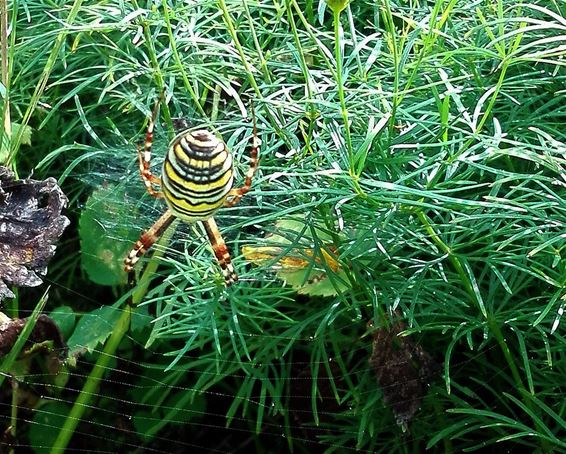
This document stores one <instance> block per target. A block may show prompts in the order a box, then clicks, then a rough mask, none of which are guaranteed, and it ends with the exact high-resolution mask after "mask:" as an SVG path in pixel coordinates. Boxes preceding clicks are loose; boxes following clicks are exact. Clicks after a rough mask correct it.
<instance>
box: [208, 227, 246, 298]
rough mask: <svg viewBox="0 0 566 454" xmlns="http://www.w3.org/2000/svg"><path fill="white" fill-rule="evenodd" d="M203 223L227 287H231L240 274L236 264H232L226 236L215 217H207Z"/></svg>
mask: <svg viewBox="0 0 566 454" xmlns="http://www.w3.org/2000/svg"><path fill="white" fill-rule="evenodd" d="M202 224H203V225H204V229H205V230H206V234H207V235H208V239H209V241H210V244H211V245H212V250H213V251H214V255H215V256H216V260H218V264H219V265H220V268H221V269H222V274H223V275H224V282H225V283H226V287H230V285H232V284H233V283H234V282H236V281H237V280H238V275H237V274H236V271H235V270H234V266H233V265H232V259H231V257H230V252H229V251H228V246H226V243H225V242H224V238H222V235H221V234H220V230H218V226H217V225H216V221H215V220H214V218H209V219H206V220H205V221H202Z"/></svg>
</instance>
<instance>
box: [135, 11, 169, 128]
mask: <svg viewBox="0 0 566 454" xmlns="http://www.w3.org/2000/svg"><path fill="white" fill-rule="evenodd" d="M132 3H133V5H134V7H135V8H137V9H140V7H139V5H138V2H137V0H133V1H132ZM141 24H142V28H143V36H144V39H145V43H146V46H147V50H148V53H149V59H150V61H151V66H152V68H153V71H154V78H155V83H156V84H157V88H159V92H163V90H164V89H165V79H164V78H163V73H162V72H161V68H160V66H159V61H158V60H157V53H156V52H155V46H154V45H153V42H154V40H153V38H152V36H151V33H150V29H149V24H148V21H147V20H146V19H142V20H141ZM162 109H163V116H164V118H165V121H166V122H167V124H168V125H169V126H170V131H173V122H172V121H171V112H170V111H169V106H168V105H167V103H163V106H162Z"/></svg>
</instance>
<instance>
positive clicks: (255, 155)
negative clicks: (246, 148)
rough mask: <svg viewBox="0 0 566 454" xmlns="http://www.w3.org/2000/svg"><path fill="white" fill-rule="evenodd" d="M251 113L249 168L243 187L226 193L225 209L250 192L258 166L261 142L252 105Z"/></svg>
mask: <svg viewBox="0 0 566 454" xmlns="http://www.w3.org/2000/svg"><path fill="white" fill-rule="evenodd" d="M251 111H252V117H253V124H254V135H253V139H252V149H251V150H250V168H249V169H248V172H247V173H246V179H245V181H244V185H243V186H242V187H239V188H234V189H232V190H230V192H229V193H228V199H227V200H226V202H224V206H225V207H233V206H234V205H236V204H237V203H238V202H239V201H240V200H242V197H244V195H246V193H247V192H248V191H249V190H250V188H251V186H252V179H253V177H254V175H255V172H256V170H257V168H258V166H259V147H260V146H261V140H260V139H259V138H258V137H257V125H256V120H255V113H254V107H253V104H252V105H251ZM230 197H231V198H230Z"/></svg>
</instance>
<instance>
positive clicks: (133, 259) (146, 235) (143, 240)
mask: <svg viewBox="0 0 566 454" xmlns="http://www.w3.org/2000/svg"><path fill="white" fill-rule="evenodd" d="M174 220H175V216H174V215H173V213H172V212H171V210H167V211H166V212H165V213H163V216H161V217H160V218H159V219H158V220H157V221H156V223H155V224H153V225H152V226H151V227H150V228H149V229H148V230H146V231H145V232H143V233H142V235H141V236H140V239H139V240H138V241H136V244H134V247H133V248H132V250H131V251H130V253H129V254H128V255H127V256H126V258H125V260H124V271H125V272H126V273H131V272H132V270H133V269H134V266H135V264H136V263H137V261H138V260H139V259H140V257H141V256H142V255H144V254H145V253H146V252H147V250H148V249H149V248H150V247H151V246H153V245H154V244H155V242H156V241H157V240H158V239H159V237H160V236H161V235H163V232H165V230H167V227H169V226H170V225H171V223H172V222H173V221H174Z"/></svg>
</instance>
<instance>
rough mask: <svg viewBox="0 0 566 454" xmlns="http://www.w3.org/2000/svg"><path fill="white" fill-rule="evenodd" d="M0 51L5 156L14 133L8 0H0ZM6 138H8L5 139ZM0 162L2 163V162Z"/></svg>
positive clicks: (0, 148) (0, 152)
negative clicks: (10, 88) (9, 57)
mask: <svg viewBox="0 0 566 454" xmlns="http://www.w3.org/2000/svg"><path fill="white" fill-rule="evenodd" d="M0 53H1V57H0V58H1V70H0V71H1V73H2V76H1V77H2V85H4V90H5V95H4V97H3V98H4V102H3V103H2V119H1V121H2V125H3V126H4V130H3V133H2V135H0V156H5V155H6V154H7V152H8V146H9V145H8V144H9V140H10V137H11V135H12V125H11V123H10V98H9V96H8V95H9V72H8V7H7V4H6V0H0ZM5 139H6V140H5ZM0 164H2V163H1V162H0Z"/></svg>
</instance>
